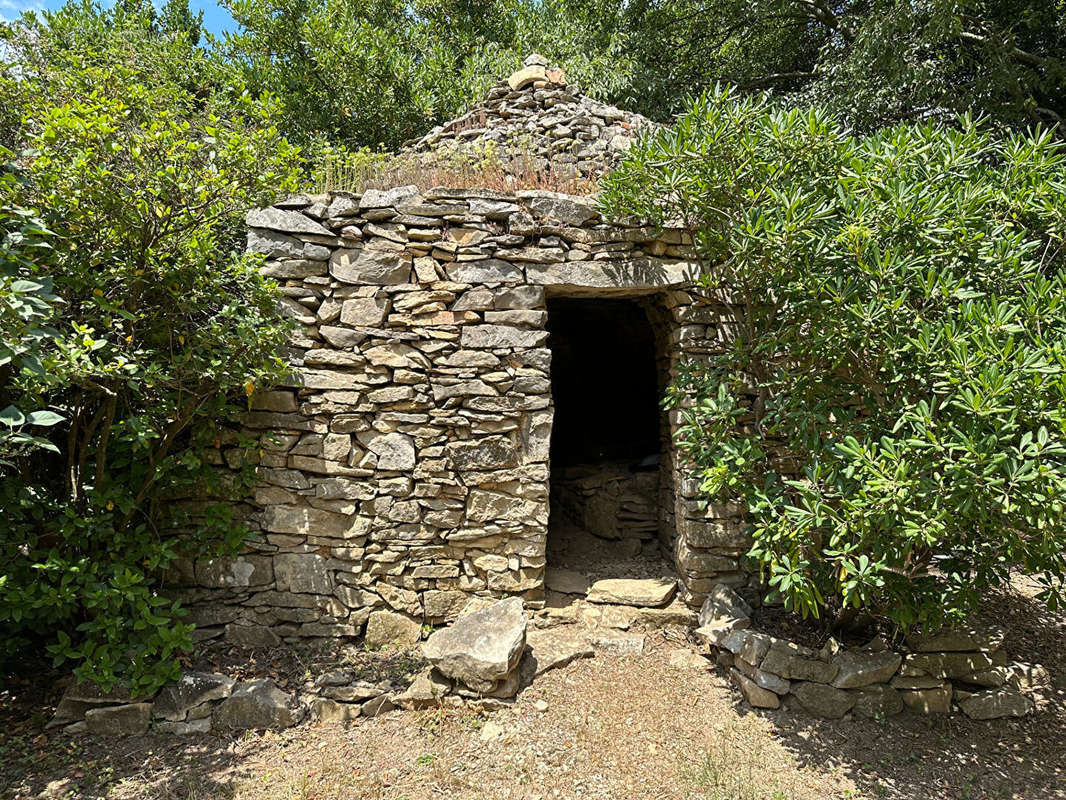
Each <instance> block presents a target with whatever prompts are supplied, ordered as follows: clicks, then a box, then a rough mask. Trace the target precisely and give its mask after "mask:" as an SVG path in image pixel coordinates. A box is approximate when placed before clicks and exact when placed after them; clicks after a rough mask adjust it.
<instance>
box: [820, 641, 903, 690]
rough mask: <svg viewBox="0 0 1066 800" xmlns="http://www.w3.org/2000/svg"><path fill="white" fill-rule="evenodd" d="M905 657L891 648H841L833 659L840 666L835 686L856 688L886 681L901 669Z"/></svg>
mask: <svg viewBox="0 0 1066 800" xmlns="http://www.w3.org/2000/svg"><path fill="white" fill-rule="evenodd" d="M902 661H903V657H902V656H901V655H900V654H899V653H893V652H892V651H891V650H882V651H881V652H876V653H875V652H871V651H868V650H841V651H840V652H839V653H837V655H836V657H835V658H834V659H833V663H834V664H836V666H837V667H839V668H840V671H839V672H838V673H837V676H836V678H834V679H833V686H835V687H836V688H838V689H856V688H859V687H861V686H869V685H870V684H874V683H885V682H886V681H888V680H889V679H890V678H891V677H892V676H893V675H895V674H896V670H897V669H899V665H900V663H901V662H902Z"/></svg>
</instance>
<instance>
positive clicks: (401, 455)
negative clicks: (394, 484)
mask: <svg viewBox="0 0 1066 800" xmlns="http://www.w3.org/2000/svg"><path fill="white" fill-rule="evenodd" d="M357 437H358V439H359V442H360V443H361V444H362V445H363V446H364V447H366V448H367V449H368V450H370V452H372V453H374V454H375V455H376V456H377V457H378V469H388V470H400V471H403V470H410V469H414V466H415V445H414V442H413V441H412V440H411V437H410V436H405V435H404V434H402V433H380V432H378V431H365V432H363V433H359V434H357Z"/></svg>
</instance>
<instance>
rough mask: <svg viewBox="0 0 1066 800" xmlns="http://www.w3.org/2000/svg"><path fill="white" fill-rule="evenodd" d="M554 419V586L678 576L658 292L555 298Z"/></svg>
mask: <svg viewBox="0 0 1066 800" xmlns="http://www.w3.org/2000/svg"><path fill="white" fill-rule="evenodd" d="M547 308H548V323H547V327H548V347H549V349H550V350H551V352H552V368H551V384H552V405H553V413H554V418H553V423H552V437H551V487H550V489H551V491H550V517H549V525H548V541H547V566H548V571H547V574H546V586H545V588H546V589H547V590H548V591H549V592H550V593H560V594H583V592H584V589H583V587H584V586H586V585H587V584H588V583H590V582H594V581H597V580H601V579H605V578H658V577H663V576H666V575H672V574H673V569H672V567H671V565H670V563H669V560H668V558H667V557H666V556H665V553H667V552H668V546H666V544H665V543H668V542H669V541H670V540H671V539H672V536H671V535H670V534H669V533H668V532H666V531H664V530H663V528H664V522H663V520H664V518H667V517H668V516H669V515H664V514H663V513H661V508H660V505H661V503H663V502H667V503H669V502H670V498H671V497H672V492H669V491H668V492H664V480H666V481H667V482H668V481H669V480H670V476H669V474H668V473H667V471H666V469H665V467H664V459H663V455H664V449H665V448H666V447H668V446H669V434H668V430H667V422H666V418H665V415H664V412H663V411H662V409H661V406H660V399H661V397H662V393H663V389H664V385H665V380H666V375H667V373H668V365H667V363H666V358H665V353H666V346H667V342H666V339H667V336H668V330H667V329H666V327H665V326H662V325H656V324H654V323H653V321H654V320H657V319H658V318H659V312H658V306H657V303H656V296H655V295H648V296H641V297H621V298H589V297H556V298H549V299H548V301H547Z"/></svg>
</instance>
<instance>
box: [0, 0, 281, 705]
mask: <svg viewBox="0 0 1066 800" xmlns="http://www.w3.org/2000/svg"><path fill="white" fill-rule="evenodd" d="M65 13H72V12H65ZM69 23H70V20H68V19H66V18H65V17H63V15H60V17H58V18H56V20H54V21H53V24H51V25H49V24H47V23H46V24H43V25H39V26H36V27H30V28H23V29H22V37H21V38H16V40H15V43H16V45H17V47H15V48H14V49H13V50H12V51H11V52H13V53H14V54H15V55H16V57H17V58H18V61H17V62H16V63H15V64H14V65H12V68H11V69H10V71H9V73H8V76H9V77H8V80H9V81H11V82H13V83H16V84H18V87H19V88H20V89H24V88H25V87H29V89H28V90H26V91H21V92H20V93H15V92H12V96H20V94H21V96H22V97H25V98H27V104H26V105H25V106H24V107H23V108H22V109H21V110H22V112H23V115H22V123H21V127H20V130H19V140H20V145H21V147H22V148H23V151H22V152H23V155H22V156H21V159H20V160H21V163H22V168H23V172H24V178H25V179H24V181H23V182H21V183H10V184H8V185H9V188H10V191H11V194H12V197H11V202H10V203H9V205H14V204H17V205H19V206H23V207H28V208H33V209H35V210H36V212H35V213H36V214H38V215H39V216H42V217H43V218H44V220H45V222H46V224H47V226H48V228H49V229H50V231H52V232H53V238H52V239H51V242H52V245H53V247H54V251H53V253H52V255H51V257H50V258H49V259H47V260H45V261H41V262H34V261H32V260H31V259H29V258H23V259H19V260H16V261H15V262H13V267H14V272H15V275H14V279H15V281H16V282H15V283H12V284H11V286H12V287H14V286H20V287H22V288H24V289H25V288H27V287H28V285H29V282H32V283H35V284H39V285H40V286H41V287H42V289H43V288H46V287H48V286H49V284H48V281H51V286H52V287H54V289H53V291H54V294H55V295H56V296H57V297H58V298H61V301H58V302H61V303H62V306H61V313H60V314H58V315H55V316H54V318H53V319H52V320H51V325H52V328H53V335H50V336H49V337H47V338H44V337H39V338H38V340H36V342H35V341H34V340H33V339H32V337H31V338H30V340H29V346H28V347H27V346H26V345H25V342H26V341H27V337H26V336H25V335H22V334H20V333H19V331H18V330H15V331H14V333H13V335H9V329H8V326H7V324H6V321H5V329H4V347H5V349H7V348H8V347H9V345H8V342H9V341H12V340H17V341H20V342H23V343H24V344H23V353H22V354H21V356H20V357H21V362H20V364H19V365H18V372H17V374H15V375H13V376H12V378H11V380H10V381H8V382H5V383H6V386H5V388H4V392H5V393H10V394H11V395H12V396H11V397H10V398H5V399H7V401H8V402H10V403H12V404H13V405H14V406H16V407H18V408H47V409H50V410H51V411H52V412H53V413H54V414H56V415H58V416H60V417H62V418H63V420H62V421H61V422H58V424H56V425H54V427H52V428H51V431H52V435H51V436H50V437H49V438H50V444H51V449H52V450H54V451H58V452H54V453H49V452H43V451H36V452H33V453H19V454H16V455H15V457H14V458H13V459H11V461H12V463H13V467H12V468H11V469H9V470H7V471H5V473H4V475H3V477H4V480H3V482H2V487H0V505H2V506H3V508H4V515H3V519H2V520H0V630H2V635H3V636H4V638H5V640H6V641H8V642H9V643H10V644H11V645H15V647H16V648H17V647H18V646H19V644H20V642H21V643H23V644H24V643H25V641H26V640H27V639H28V638H30V637H34V636H38V635H40V634H44V635H47V636H50V637H51V638H52V642H51V644H50V645H48V648H47V650H48V652H49V653H50V654H51V655H52V656H53V657H54V658H55V660H56V661H57V662H63V661H70V662H73V663H74V665H75V666H76V670H75V673H76V675H77V676H78V677H79V678H88V679H93V680H97V681H99V682H101V683H104V684H110V683H112V682H114V681H116V680H121V681H124V682H126V683H128V684H130V685H131V686H132V688H134V689H135V690H137V689H146V688H152V687H154V686H157V685H159V684H160V683H161V682H163V681H164V680H166V679H168V678H170V677H173V675H174V674H175V672H176V664H175V662H174V660H173V655H174V654H175V652H177V651H178V650H180V649H182V648H185V647H188V646H189V644H190V638H189V631H190V626H188V625H184V624H182V623H181V622H180V613H181V612H180V608H179V607H178V605H177V604H176V603H174V602H173V601H172V600H170V599H168V598H167V597H165V596H164V594H163V593H162V592H161V585H160V583H161V574H162V573H163V571H164V570H166V569H167V567H168V565H170V564H171V563H172V562H173V561H174V559H175V558H177V557H179V556H185V557H210V556H213V555H218V554H222V553H228V552H233V551H235V549H236V548H237V547H238V546H239V545H240V544H241V543H242V541H243V539H244V536H245V530H244V528H243V527H242V526H241V525H240V524H238V521H237V520H235V519H234V518H233V515H232V511H231V510H230V509H229V507H228V506H227V505H225V504H221V503H211V502H209V498H211V497H233V496H237V495H239V493H240V491H241V489H242V486H243V485H244V484H245V483H246V481H245V480H244V479H246V478H248V477H249V473H250V466H249V461H248V459H246V460H245V461H244V463H243V464H242V463H239V461H237V460H235V461H234V462H233V463H232V464H231V466H233V467H235V468H239V469H238V472H237V473H236V475H235V477H234V478H233V480H226V481H223V480H222V476H221V475H220V473H218V472H217V471H216V470H215V469H214V467H213V462H214V463H217V462H218V461H219V460H220V459H219V458H218V451H217V448H219V447H220V445H221V444H222V443H227V444H229V443H231V442H232V441H233V440H234V439H235V438H236V436H235V434H234V432H233V431H232V430H231V429H230V427H229V421H230V420H232V418H233V416H234V414H235V412H237V411H239V410H240V409H241V408H242V407H243V406H244V397H245V394H246V393H247V394H250V393H251V392H252V391H253V389H254V388H255V387H256V386H257V385H259V384H261V383H269V382H270V381H272V380H275V379H277V378H278V377H279V376H280V375H282V374H283V373H284V367H283V364H282V362H281V360H280V359H279V356H278V354H279V352H280V347H281V345H282V344H283V342H284V340H285V338H286V336H287V332H288V330H289V328H288V325H287V323H286V322H285V321H284V320H283V319H282V318H281V317H280V316H279V313H278V310H277V306H276V303H277V301H276V290H275V287H274V286H273V284H272V283H270V282H269V281H267V280H265V279H263V278H262V277H261V276H260V275H259V273H258V270H257V262H256V260H255V259H254V258H251V257H248V256H245V255H242V254H241V252H240V251H241V249H242V241H241V233H242V229H243V225H242V215H243V213H244V211H245V210H247V209H248V208H249V207H251V206H254V205H258V204H263V203H265V202H269V200H270V199H271V198H272V196H273V194H274V193H275V192H279V191H282V192H283V191H286V190H287V189H290V188H291V187H293V186H294V183H295V181H294V174H293V172H292V167H291V164H292V162H293V161H294V158H295V151H294V150H293V149H292V148H291V147H289V146H288V145H287V144H286V143H285V141H284V140H283V139H281V138H280V136H279V135H278V133H277V131H276V129H275V128H273V126H272V125H271V123H270V118H271V116H272V115H273V113H274V112H275V110H276V109H275V107H274V106H273V104H272V103H271V102H269V101H267V100H263V99H257V98H254V97H251V96H249V95H247V94H239V93H237V94H235V93H234V92H233V91H232V87H229V88H228V89H227V90H225V91H218V92H216V91H214V90H213V89H211V88H210V87H209V86H208V87H204V86H200V87H199V88H198V89H197V90H196V91H195V92H193V91H190V90H189V87H188V85H187V79H188V77H189V74H190V73H189V72H187V71H186V69H184V68H183V66H182V64H181V63H178V62H183V63H184V64H186V65H187V64H188V63H190V62H193V61H195V60H196V59H198V58H202V54H200V51H198V50H196V49H195V48H192V47H191V46H190V45H189V43H188V42H187V40H185V39H184V38H183V36H182V35H174V36H169V35H166V36H165V35H163V34H160V33H159V32H157V31H155V29H154V28H152V27H150V26H148V25H146V24H144V21H143V20H142V19H141V18H140V17H135V18H134V19H133V20H132V21H131V20H129V19H124V20H123V24H122V25H121V26H119V27H117V28H115V29H114V30H113V31H112V35H105V32H104V31H103V30H102V29H99V30H98V29H94V28H93V26H92V25H91V24H88V23H86V24H85V25H82V26H77V25H70V24H69ZM69 31H73V33H72V34H71V35H76V36H81V37H83V39H82V40H80V41H79V43H78V45H77V46H76V47H72V48H69V49H68V48H67V47H66V46H65V44H64V42H63V41H60V40H62V39H63V38H64V36H65V35H66V33H67V32H69ZM94 31H95V32H94ZM89 34H92V36H89ZM84 37H88V39H85V38H84ZM42 54H46V55H42ZM164 57H166V58H169V59H170V60H171V62H173V63H170V62H168V64H167V67H168V69H158V67H159V62H160V60H161V59H163V58H164ZM144 70H147V71H148V74H144V72H143V71H144ZM0 88H3V87H0ZM31 98H32V103H31V102H30V99H31ZM8 240H9V241H10V236H9V237H8ZM18 281H23V283H18ZM39 299H40V300H41V301H42V302H45V301H47V300H48V299H47V298H44V297H41V298H39ZM51 302H57V301H56V300H55V299H54V298H53V299H52V300H51ZM36 310H37V313H39V314H45V313H47V309H46V308H45V307H44V306H39V305H38V306H36ZM5 319H6V318H5ZM37 321H40V322H42V323H43V322H44V321H45V320H43V319H41V320H37V319H36V318H34V319H31V322H37ZM39 345H43V347H40V346H39ZM45 359H47V364H48V367H47V370H45V371H44V374H43V375H42V374H41V373H40V371H39V370H37V371H35V370H34V369H32V365H33V364H35V363H42V362H43V361H44V360H45ZM245 444H247V445H248V448H246V454H247V455H248V456H249V457H253V456H254V451H253V450H251V448H250V443H245ZM197 498H200V500H199V501H197V500H196V499H197ZM13 649H14V648H13Z"/></svg>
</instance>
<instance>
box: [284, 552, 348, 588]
mask: <svg viewBox="0 0 1066 800" xmlns="http://www.w3.org/2000/svg"><path fill="white" fill-rule="evenodd" d="M274 574H275V575H276V576H277V586H278V591H279V592H307V593H310V594H332V593H333V577H332V573H331V572H330V571H329V570H328V569H327V566H326V559H325V558H323V557H322V556H320V555H318V553H280V554H278V555H276V556H274Z"/></svg>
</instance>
